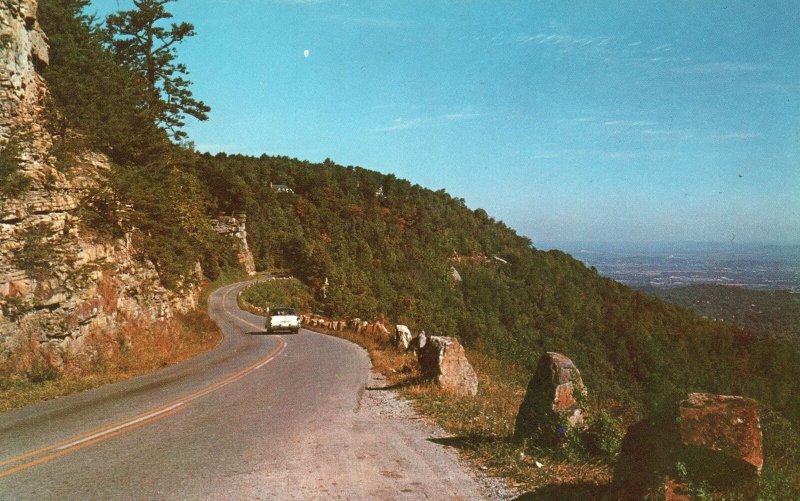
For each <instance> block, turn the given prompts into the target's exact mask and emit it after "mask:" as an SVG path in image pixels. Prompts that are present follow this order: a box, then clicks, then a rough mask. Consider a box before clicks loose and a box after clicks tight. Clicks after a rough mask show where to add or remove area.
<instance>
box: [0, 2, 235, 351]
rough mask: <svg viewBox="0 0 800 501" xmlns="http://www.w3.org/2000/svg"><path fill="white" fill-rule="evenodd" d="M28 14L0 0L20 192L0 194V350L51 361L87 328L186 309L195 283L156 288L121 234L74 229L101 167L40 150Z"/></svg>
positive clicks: (44, 52)
mask: <svg viewBox="0 0 800 501" xmlns="http://www.w3.org/2000/svg"><path fill="white" fill-rule="evenodd" d="M36 11H37V1H36V0H13V1H12V0H0V152H3V153H4V154H5V157H6V159H7V160H8V161H12V162H14V163H15V164H16V165H17V173H18V174H20V175H22V176H24V179H25V180H26V187H25V189H24V190H22V191H21V192H14V193H13V194H11V195H9V194H8V193H6V192H5V191H3V190H0V353H5V354H9V353H13V352H14V351H15V350H16V349H17V348H18V347H20V346H29V343H30V340H31V339H33V340H34V341H38V343H39V345H40V347H42V348H43V349H44V350H45V351H47V352H48V353H49V354H50V355H52V356H51V357H50V360H52V361H53V363H55V364H56V365H57V364H58V363H59V360H60V358H61V357H60V356H61V355H64V356H66V355H67V354H68V353H69V352H71V351H74V350H80V347H81V343H82V341H81V340H82V338H83V337H84V335H85V334H87V333H89V332H90V331H92V330H103V331H110V330H113V329H114V328H115V327H117V326H119V325H121V323H123V322H125V321H126V320H127V319H131V318H136V319H138V320H145V321H149V320H152V321H158V320H162V319H166V318H169V317H171V316H172V315H174V314H175V313H176V312H178V311H186V310H188V309H191V308H193V307H194V306H196V303H197V298H198V288H197V287H196V286H193V285H190V284H192V283H195V282H197V280H191V279H190V278H196V277H187V280H185V284H187V285H186V286H185V287H183V288H182V289H181V290H180V291H170V290H167V289H165V288H164V287H163V286H162V285H161V282H160V280H159V276H158V273H157V271H156V269H155V267H154V266H153V265H152V264H151V263H147V262H144V263H143V262H142V261H141V260H140V259H138V258H137V249H136V248H135V245H134V244H133V243H132V240H133V239H132V238H130V236H129V235H128V236H126V237H125V238H121V239H118V240H116V241H108V240H107V239H106V240H103V239H98V238H96V237H95V235H93V234H92V232H90V231H89V230H87V229H86V225H85V224H83V221H82V216H81V213H80V210H79V208H80V206H81V205H82V204H84V203H85V200H86V198H87V196H88V194H89V193H90V192H91V191H95V192H96V191H97V190H102V189H104V188H103V186H102V185H101V179H103V175H102V174H103V172H104V171H107V170H109V169H110V168H111V165H110V162H109V161H108V159H107V158H105V157H104V156H103V155H99V154H96V153H91V152H85V153H82V154H77V155H75V156H74V158H72V159H71V161H70V166H69V168H64V167H63V166H62V165H60V164H59V163H58V162H57V160H56V159H55V158H53V157H52V156H51V154H50V151H51V146H52V138H51V137H50V135H49V134H48V132H47V131H46V130H45V128H44V127H43V126H42V124H43V123H44V122H43V120H42V115H43V113H42V109H43V108H42V106H43V102H44V98H45V96H46V93H47V89H46V86H45V82H44V80H43V79H42V77H41V75H40V71H41V69H42V68H43V67H44V66H45V65H46V64H47V63H48V47H47V38H46V36H45V35H44V33H42V31H41V30H40V28H39V24H38V22H37V20H36ZM11 145H13V148H12V147H11ZM4 193H5V194H4ZM242 231H243V222H241V223H240V222H239V221H237V222H236V232H237V233H242ZM242 237H244V235H242ZM242 241H244V239H243V238H242ZM245 250H246V249H245ZM199 272H200V270H196V273H198V274H199Z"/></svg>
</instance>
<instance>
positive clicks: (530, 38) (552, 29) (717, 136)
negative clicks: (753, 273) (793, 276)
mask: <svg viewBox="0 0 800 501" xmlns="http://www.w3.org/2000/svg"><path fill="white" fill-rule="evenodd" d="M131 5H132V2H131V1H130V0H94V1H93V2H92V5H91V7H90V8H89V10H90V11H97V12H98V13H99V14H101V15H105V14H107V13H108V12H110V11H112V10H117V9H128V8H131ZM167 7H168V8H169V9H170V11H171V12H172V13H173V14H174V15H175V20H176V21H187V22H191V23H193V24H194V25H195V27H196V30H197V35H196V36H195V37H192V38H191V39H188V40H187V41H185V42H184V44H183V45H182V46H181V47H180V50H179V56H180V59H181V61H182V62H184V63H185V64H186V65H187V66H188V68H189V70H190V72H191V74H190V75H189V78H190V79H191V80H192V81H193V82H194V86H193V91H194V93H195V95H196V97H198V98H199V99H202V100H203V101H205V102H206V103H207V104H209V105H210V106H211V107H212V112H211V116H210V120H209V121H208V122H202V123H197V122H193V123H190V124H189V125H188V126H187V131H188V133H189V135H190V139H191V140H192V141H194V143H195V144H196V146H197V148H198V149H199V150H201V151H208V152H212V153H213V152H219V151H225V152H227V153H243V154H250V155H260V154H262V153H266V154H270V155H286V156H290V157H296V158H301V159H307V160H309V161H313V162H319V161H322V160H324V159H325V158H331V159H332V160H333V161H335V162H337V163H340V164H343V165H359V166H363V167H366V168H369V169H374V170H377V171H380V172H384V173H392V174H395V175H397V176H398V177H401V178H405V179H408V180H410V181H411V182H412V183H417V184H420V185H423V186H426V187H428V188H431V189H434V190H437V189H441V188H443V189H445V190H447V192H448V193H450V194H452V195H453V196H456V197H459V198H463V199H465V201H466V203H467V205H468V206H469V207H471V208H478V207H481V208H484V209H485V210H486V211H487V212H488V213H489V214H490V215H492V216H493V217H495V218H496V219H500V220H502V221H504V222H505V223H506V224H508V225H509V226H511V227H513V228H514V229H516V230H517V231H518V232H519V233H521V234H523V235H526V236H528V237H530V238H531V239H532V240H533V242H534V244H536V242H553V241H562V242H563V241H597V240H608V241H637V242H647V241H717V242H727V241H730V240H734V241H740V242H747V241H749V242H768V243H775V244H794V243H797V242H798V235H800V169H798V168H797V166H798V165H800V58H797V54H798V51H800V31H799V30H797V29H796V26H795V20H796V19H797V17H798V14H799V13H800V12H798V10H800V7H799V6H798V4H797V3H796V2H792V1H786V2H781V1H779V2H775V3H773V4H770V5H763V6H762V5H752V4H751V3H749V2H744V1H731V2H724V3H713V4H709V3H702V2H701V3H696V2H670V3H666V4H665V3H664V2H640V1H637V2H592V3H588V4H587V3H581V4H580V5H572V4H567V3H563V2H538V3H536V4H531V3H530V2H522V1H506V2H489V1H475V2H468V3H466V2H451V1H435V2H429V1H422V0H387V1H385V2H367V1H347V2H344V1H336V0H328V1H323V0H264V1H260V2H254V1H250V0H229V1H226V2H219V1H214V0H191V1H188V0H178V1H177V2H174V3H170V4H168V5H167Z"/></svg>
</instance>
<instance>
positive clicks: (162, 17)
mask: <svg viewBox="0 0 800 501" xmlns="http://www.w3.org/2000/svg"><path fill="white" fill-rule="evenodd" d="M173 1H174V0H134V1H133V4H134V5H135V7H136V9H134V10H128V11H121V12H118V13H116V14H112V15H110V16H108V18H107V19H106V28H107V31H108V34H109V35H110V36H111V45H112V47H113V49H114V52H115V54H116V55H117V58H118V60H119V61H120V62H121V63H122V64H124V65H126V66H127V67H128V68H130V69H132V70H133V71H135V72H137V73H138V74H140V75H141V76H142V77H143V78H144V80H145V81H146V82H147V86H148V93H147V96H146V102H145V104H146V105H147V109H148V112H149V114H150V116H151V117H152V118H153V120H154V121H155V123H157V124H159V125H160V126H162V127H163V128H164V129H166V130H167V131H168V132H169V134H170V135H171V136H172V137H173V138H174V139H176V140H181V139H184V138H186V133H185V132H183V131H182V130H181V128H182V127H183V126H184V125H185V119H186V116H187V115H189V116H192V117H194V118H196V119H198V120H207V119H208V112H209V111H211V108H209V107H208V106H207V105H206V104H205V103H203V102H202V101H199V100H197V99H195V98H194V96H193V95H192V92H191V90H189V86H190V85H191V82H190V81H189V80H187V79H186V78H185V77H186V75H188V73H189V71H188V70H187V68H186V65H184V64H183V63H179V62H177V61H176V60H175V59H176V46H177V45H178V44H180V43H181V42H182V41H183V40H184V39H186V38H187V37H191V36H194V35H195V31H194V26H193V25H192V24H190V23H185V22H182V23H178V24H176V23H170V24H169V26H168V27H165V26H163V23H164V21H166V20H168V19H171V18H172V14H170V13H169V12H167V10H166V8H165V5H166V4H168V3H170V2H173Z"/></svg>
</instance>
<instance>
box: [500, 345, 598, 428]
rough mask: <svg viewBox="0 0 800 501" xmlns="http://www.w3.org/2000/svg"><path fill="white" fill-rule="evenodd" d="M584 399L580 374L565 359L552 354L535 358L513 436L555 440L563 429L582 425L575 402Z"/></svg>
mask: <svg viewBox="0 0 800 501" xmlns="http://www.w3.org/2000/svg"><path fill="white" fill-rule="evenodd" d="M585 396H586V387H585V386H584V385H583V379H581V373H580V371H579V370H578V368H577V367H575V364H574V363H572V360H570V359H569V358H568V357H566V356H564V355H562V354H560V353H555V352H548V353H545V354H544V355H543V356H542V358H541V359H539V365H538V366H537V368H536V373H535V374H534V375H533V377H532V378H531V380H530V382H529V383H528V390H527V392H526V393H525V399H524V400H523V401H522V404H521V405H520V407H519V413H518V414H517V421H516V426H515V428H514V437H515V438H516V439H517V440H522V439H525V438H530V437H533V436H536V437H537V438H544V439H557V438H558V437H559V435H560V436H563V435H565V434H566V432H567V427H575V426H582V425H583V422H584V412H583V409H581V408H580V404H579V402H578V400H579V399H580V398H581V397H585Z"/></svg>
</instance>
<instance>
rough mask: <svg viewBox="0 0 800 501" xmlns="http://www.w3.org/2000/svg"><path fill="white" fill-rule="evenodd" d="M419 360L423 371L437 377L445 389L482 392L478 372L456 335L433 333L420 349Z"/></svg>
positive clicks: (467, 393) (462, 393) (461, 393)
mask: <svg viewBox="0 0 800 501" xmlns="http://www.w3.org/2000/svg"><path fill="white" fill-rule="evenodd" d="M417 360H418V361H419V366H420V370H421V372H422V375H423V376H424V377H426V378H428V379H433V380H435V381H436V382H437V383H439V385H440V386H441V387H442V388H443V389H444V390H445V391H447V392H450V393H453V394H454V395H459V396H466V397H474V396H475V395H477V394H478V376H477V375H476V374H475V370H473V368H472V365H470V363H469V361H468V360H467V356H466V354H465V353H464V347H463V346H461V343H459V342H458V340H457V339H456V338H452V337H442V336H431V337H429V338H428V339H427V342H426V343H425V344H424V345H423V346H422V347H421V348H419V349H418V350H417Z"/></svg>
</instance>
